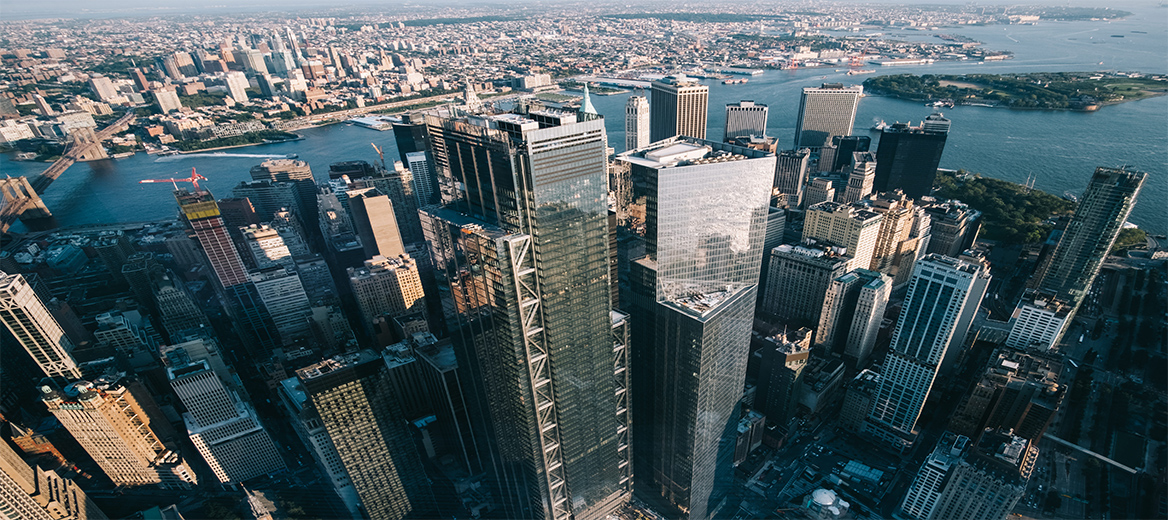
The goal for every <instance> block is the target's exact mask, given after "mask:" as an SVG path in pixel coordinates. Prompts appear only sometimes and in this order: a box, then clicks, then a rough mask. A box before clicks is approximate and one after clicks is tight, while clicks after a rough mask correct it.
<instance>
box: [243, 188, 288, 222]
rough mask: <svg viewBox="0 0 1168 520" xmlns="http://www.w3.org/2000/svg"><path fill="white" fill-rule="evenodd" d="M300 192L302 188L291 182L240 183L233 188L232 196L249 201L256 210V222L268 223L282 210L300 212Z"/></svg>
mask: <svg viewBox="0 0 1168 520" xmlns="http://www.w3.org/2000/svg"><path fill="white" fill-rule="evenodd" d="M299 190H300V187H299V186H298V185H296V184H293V183H291V182H272V181H269V180H261V181H240V182H239V184H237V185H236V186H235V187H233V188H231V195H232V196H233V197H234V198H236V199H247V200H248V201H249V202H251V205H252V207H253V208H255V218H256V220H258V221H259V222H268V221H270V220H272V216H273V215H275V214H276V212H277V211H280V210H281V209H284V208H290V209H293V210H296V211H299V209H300V192H299Z"/></svg>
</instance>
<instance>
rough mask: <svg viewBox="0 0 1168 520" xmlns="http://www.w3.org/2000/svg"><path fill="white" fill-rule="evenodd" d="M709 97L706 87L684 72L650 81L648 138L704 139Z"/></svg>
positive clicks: (708, 88)
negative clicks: (651, 83) (651, 84)
mask: <svg viewBox="0 0 1168 520" xmlns="http://www.w3.org/2000/svg"><path fill="white" fill-rule="evenodd" d="M709 101H710V87H707V86H705V85H702V84H701V83H698V82H697V81H695V80H693V79H690V78H687V77H685V76H684V75H678V76H667V77H665V78H662V79H659V80H657V81H654V82H653V100H652V102H651V104H650V105H649V113H650V114H651V116H650V120H649V121H650V122H649V125H650V126H649V136H650V138H649V140H650V141H651V142H657V141H661V140H663V139H669V138H670V137H673V136H677V135H681V136H686V137H696V138H698V139H705V138H706V111H707V110H709V108H708V107H709Z"/></svg>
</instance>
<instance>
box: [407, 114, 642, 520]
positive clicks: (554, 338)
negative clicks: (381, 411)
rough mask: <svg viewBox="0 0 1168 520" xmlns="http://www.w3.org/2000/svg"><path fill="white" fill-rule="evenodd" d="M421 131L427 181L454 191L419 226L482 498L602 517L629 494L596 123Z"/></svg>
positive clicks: (555, 120)
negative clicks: (433, 176) (439, 296)
mask: <svg viewBox="0 0 1168 520" xmlns="http://www.w3.org/2000/svg"><path fill="white" fill-rule="evenodd" d="M426 120H427V125H428V126H429V134H430V136H431V139H432V140H433V142H432V147H433V150H434V160H435V165H436V167H437V168H438V169H439V172H440V173H441V174H442V175H443V176H445V177H447V178H448V179H449V181H448V182H449V185H450V186H455V187H460V188H461V189H460V190H459V191H458V192H457V193H453V194H451V195H452V199H454V200H453V202H452V203H451V204H449V205H448V206H447V207H444V208H426V209H423V210H422V211H420V212H419V213H421V214H422V217H423V218H422V220H423V223H424V225H423V229H424V231H425V235H426V241H427V243H428V244H429V245H430V247H431V258H432V259H433V262H434V264H435V266H436V274H437V277H438V279H439V282H440V283H441V284H445V285H447V286H448V287H449V292H445V291H444V297H443V301H442V305H443V312H444V314H445V315H446V321H447V325H448V327H449V328H450V329H451V331H452V337H453V339H454V347H455V352H456V354H457V355H458V361H459V365H460V367H461V366H465V367H466V368H465V370H467V373H468V374H470V377H468V378H467V380H466V382H467V384H468V385H470V386H471V387H472V388H471V389H468V390H467V391H466V395H467V397H468V399H469V401H470V405H471V407H472V409H473V413H472V414H471V415H472V417H473V418H474V420H475V421H476V424H478V425H481V427H480V428H478V431H479V432H481V434H482V436H483V439H484V441H483V442H482V443H481V444H480V445H481V446H485V447H486V450H488V453H489V454H490V455H489V456H486V455H484V457H483V458H484V459H485V460H488V461H490V467H489V468H488V475H489V476H490V481H491V484H492V486H493V488H494V489H493V491H494V492H495V493H496V496H498V497H499V503H500V505H501V506H502V508H503V511H504V512H505V514H506V516H509V517H515V518H539V519H546V520H563V519H567V518H569V517H573V518H576V519H578V520H595V519H601V518H604V517H605V516H606V515H608V514H610V513H611V512H613V511H615V510H616V509H617V508H619V507H620V505H621V504H622V503H624V502H625V501H626V500H627V499H628V496H629V493H630V492H631V489H630V487H631V484H632V482H631V468H630V465H629V462H630V461H629V451H630V450H629V446H628V441H627V436H628V434H629V423H628V407H627V406H626V405H622V404H621V403H622V401H623V400H624V399H625V398H626V397H627V392H626V388H624V387H623V386H620V384H621V383H620V382H621V381H624V380H625V378H624V374H625V370H627V367H628V363H627V360H626V359H625V358H624V345H623V344H619V345H618V343H619V342H618V341H617V340H616V339H615V337H614V336H616V335H615V334H614V323H615V322H616V320H614V314H613V313H611V312H610V308H609V302H610V288H609V280H608V277H609V267H608V258H609V256H608V216H607V207H606V199H607V182H606V175H607V174H606V170H605V162H606V159H605V134H604V121H603V120H602V119H601V118H600V117H598V116H596V115H594V114H588V113H566V112H558V111H532V112H529V113H525V114H519V113H507V114H491V115H485V116H481V117H480V116H476V117H457V118H448V117H439V116H435V115H428V116H427V118H426ZM472 157H473V158H474V160H473V161H472V160H471V158H472ZM467 253H470V254H467ZM621 321H623V320H621ZM618 347H619V348H618ZM614 358H615V361H614Z"/></svg>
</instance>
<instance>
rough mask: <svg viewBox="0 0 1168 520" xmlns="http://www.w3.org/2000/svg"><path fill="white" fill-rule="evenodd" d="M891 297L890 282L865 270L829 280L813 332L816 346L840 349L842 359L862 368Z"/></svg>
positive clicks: (884, 276)
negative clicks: (841, 349) (841, 348)
mask: <svg viewBox="0 0 1168 520" xmlns="http://www.w3.org/2000/svg"><path fill="white" fill-rule="evenodd" d="M891 294H892V278H889V277H888V275H885V274H881V273H878V272H875V271H869V270H867V269H855V270H852V271H851V272H849V273H847V274H845V275H843V276H840V277H838V278H836V279H835V280H832V282H831V286H830V287H828V290H827V294H826V295H824V298H823V311H822V312H820V315H819V327H817V328H816V331H817V335H816V338H815V342H816V344H817V345H826V346H828V347H829V348H830V349H831V350H833V351H835V350H838V349H839V347H841V346H842V347H843V351H844V352H843V354H844V359H845V360H848V361H849V362H850V363H851V365H852V366H853V367H862V366H864V363H865V362H866V361H867V360H868V355H869V354H871V353H872V347H873V346H875V345H876V334H877V333H878V332H879V331H880V322H881V321H883V320H884V308H885V307H886V306H887V305H888V297H889V296H890V295H891Z"/></svg>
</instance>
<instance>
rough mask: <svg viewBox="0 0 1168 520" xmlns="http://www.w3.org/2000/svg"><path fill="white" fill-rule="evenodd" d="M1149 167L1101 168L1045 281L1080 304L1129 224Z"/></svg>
mask: <svg viewBox="0 0 1168 520" xmlns="http://www.w3.org/2000/svg"><path fill="white" fill-rule="evenodd" d="M1146 177H1147V174H1146V173H1143V172H1137V171H1134V170H1127V169H1123V168H1104V167H1099V168H1096V169H1095V174H1094V175H1092V176H1091V180H1090V181H1089V182H1088V183H1087V189H1086V191H1084V192H1083V195H1082V196H1081V197H1079V206H1078V207H1077V208H1075V214H1074V215H1072V216H1071V221H1070V223H1068V224H1067V229H1066V231H1063V235H1062V238H1060V239H1059V243H1058V246H1056V247H1055V250H1054V253H1053V254H1052V256H1051V260H1050V265H1049V266H1048V267H1047V269H1046V272H1045V273H1043V276H1042V282H1041V283H1040V284H1039V286H1040V287H1041V288H1042V289H1043V290H1045V291H1049V292H1051V293H1054V295H1055V296H1056V297H1057V298H1059V299H1061V300H1065V301H1067V302H1069V303H1070V304H1071V306H1072V307H1075V308H1078V306H1079V304H1080V303H1081V302H1082V301H1083V298H1084V297H1085V296H1086V295H1087V291H1088V290H1089V289H1090V288H1091V283H1092V282H1094V281H1095V276H1096V275H1098V274H1099V268H1100V267H1101V266H1102V265H1103V260H1104V259H1105V258H1106V257H1107V254H1108V252H1110V251H1111V246H1112V245H1113V244H1115V238H1116V237H1117V236H1119V232H1120V230H1121V229H1123V224H1124V222H1126V221H1127V216H1128V214H1130V213H1131V210H1132V206H1133V205H1135V201H1136V195H1138V194H1139V192H1140V187H1142V186H1143V184H1144V179H1145V178H1146Z"/></svg>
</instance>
